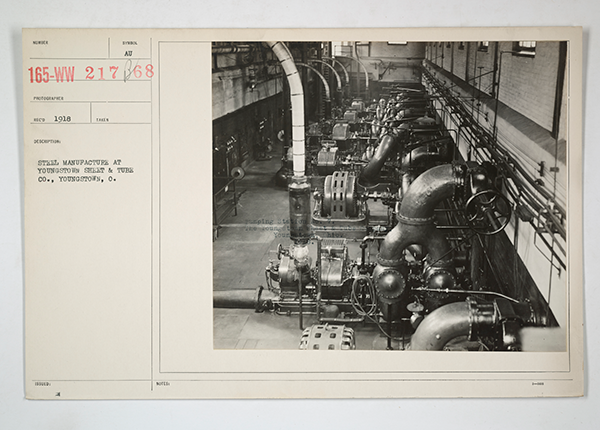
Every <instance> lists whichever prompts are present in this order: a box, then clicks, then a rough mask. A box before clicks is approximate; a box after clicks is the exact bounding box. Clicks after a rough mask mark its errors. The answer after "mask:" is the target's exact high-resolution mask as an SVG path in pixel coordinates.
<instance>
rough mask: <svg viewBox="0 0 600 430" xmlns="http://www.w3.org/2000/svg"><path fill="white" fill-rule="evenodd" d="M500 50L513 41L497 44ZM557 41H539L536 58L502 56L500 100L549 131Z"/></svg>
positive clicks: (551, 116)
mask: <svg viewBox="0 0 600 430" xmlns="http://www.w3.org/2000/svg"><path fill="white" fill-rule="evenodd" d="M500 49H501V50H502V51H509V50H512V49H513V46H512V42H502V43H500ZM558 56H559V42H539V43H538V44H537V47H536V50H535V57H533V58H529V57H522V56H516V55H513V54H510V53H506V54H502V59H501V61H502V68H501V76H500V101H502V102H503V103H505V104H506V105H507V106H509V107H510V108H512V109H514V110H516V111H518V112H520V113H522V114H523V115H525V116H526V117H528V118H529V119H531V120H532V121H535V122H536V123H537V124H539V125H541V126H542V127H544V128H545V129H547V130H552V120H553V115H554V100H555V92H556V77H557V72H558Z"/></svg>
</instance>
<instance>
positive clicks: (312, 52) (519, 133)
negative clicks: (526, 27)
mask: <svg viewBox="0 0 600 430" xmlns="http://www.w3.org/2000/svg"><path fill="white" fill-rule="evenodd" d="M568 55H569V53H568V44H567V42H561V41H531V40H515V41H501V42H497V41H442V42H401V41H398V42H394V41H387V42H356V41H352V42H343V41H342V42H332V41H324V42H281V41H275V42H263V43H258V42H257V43H253V42H239V43H237V42H218V43H213V46H212V115H213V208H212V209H213V267H214V270H213V312H214V314H213V316H214V327H213V333H214V337H213V338H214V348H215V349H301V350H316V349H321V350H322V349H327V350H337V349H345V350H354V349H358V350H381V351H390V352H388V353H393V352H392V351H396V353H398V352H397V351H407V352H405V353H410V352H409V351H411V350H412V351H415V350H443V351H561V350H565V348H566V341H565V330H564V328H565V327H566V325H567V324H568V315H567V300H568V285H567V276H566V270H567V264H566V263H567V255H566V249H567V246H566V245H567V242H566V241H567V233H566V231H567V229H566V220H567V218H566V217H567V184H566V177H567V175H566V172H567V160H566V154H567V151H566V148H567V145H568V130H567V125H568V114H569V112H568V109H567V107H568V103H567V102H568V85H566V83H565V82H567V81H568V80H567V79H566V78H567V77H568V67H567V65H568V61H567V60H568Z"/></svg>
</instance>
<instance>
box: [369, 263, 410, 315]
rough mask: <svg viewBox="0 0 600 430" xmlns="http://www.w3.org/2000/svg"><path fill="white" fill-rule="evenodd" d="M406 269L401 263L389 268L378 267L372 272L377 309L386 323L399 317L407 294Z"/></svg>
mask: <svg viewBox="0 0 600 430" xmlns="http://www.w3.org/2000/svg"><path fill="white" fill-rule="evenodd" d="M407 273H408V268H407V266H406V264H404V263H403V262H401V263H399V264H394V265H393V266H392V267H390V266H381V265H378V266H377V267H376V268H375V270H374V272H373V281H374V283H375V288H376V291H377V299H378V302H379V308H380V310H381V312H382V314H383V318H384V319H385V320H386V321H393V320H396V319H398V318H399V317H400V312H401V311H402V310H403V306H402V303H403V301H404V300H403V299H404V297H405V296H406V293H408V291H407V289H406V276H407Z"/></svg>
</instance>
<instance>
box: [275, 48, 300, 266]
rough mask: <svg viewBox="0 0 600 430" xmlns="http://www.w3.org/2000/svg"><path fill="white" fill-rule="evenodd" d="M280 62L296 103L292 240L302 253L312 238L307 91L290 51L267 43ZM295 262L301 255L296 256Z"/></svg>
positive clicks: (293, 126) (291, 210)
mask: <svg viewBox="0 0 600 430" xmlns="http://www.w3.org/2000/svg"><path fill="white" fill-rule="evenodd" d="M266 44H267V45H268V46H269V48H271V49H272V50H273V53H274V54H275V55H276V56H277V58H278V59H279V62H280V63H281V67H282V68H283V71H284V72H285V75H286V76H287V79H288V83H289V85H290V99H291V104H292V154H293V170H294V175H293V177H292V181H291V183H290V185H289V188H288V190H289V199H290V200H289V201H290V238H291V239H292V240H293V241H294V243H295V244H298V245H304V246H303V247H298V249H297V251H295V252H297V253H298V254H302V253H305V252H306V251H307V250H306V249H304V248H305V245H306V244H307V243H308V241H309V240H310V237H311V224H310V221H311V214H310V184H309V183H308V180H307V178H306V175H305V171H304V168H305V155H304V151H305V148H304V147H305V142H304V90H303V89H302V80H301V79H300V75H299V74H298V69H297V68H296V64H295V63H294V58H293V57H292V54H291V52H290V50H289V49H288V48H287V46H285V45H284V44H283V42H266ZM293 257H294V259H296V258H297V255H294V256H293Z"/></svg>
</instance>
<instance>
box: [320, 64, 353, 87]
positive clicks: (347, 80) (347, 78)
mask: <svg viewBox="0 0 600 430" xmlns="http://www.w3.org/2000/svg"><path fill="white" fill-rule="evenodd" d="M322 58H323V60H331V64H332V65H334V64H339V65H340V67H341V68H342V70H343V71H344V77H345V78H346V85H348V84H349V83H350V76H349V75H348V69H346V66H344V65H343V64H342V63H341V62H340V61H338V60H336V59H335V58H332V57H322Z"/></svg>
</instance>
